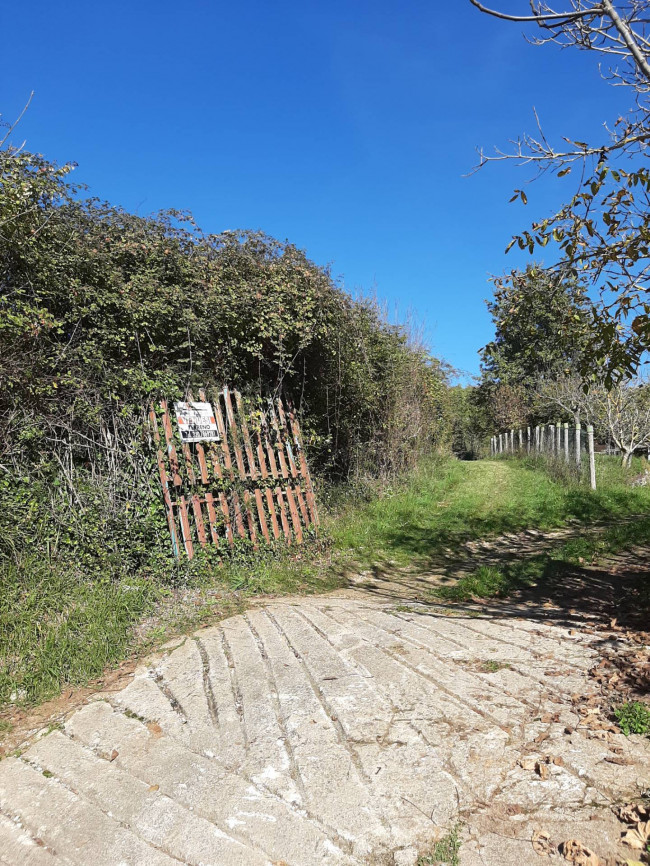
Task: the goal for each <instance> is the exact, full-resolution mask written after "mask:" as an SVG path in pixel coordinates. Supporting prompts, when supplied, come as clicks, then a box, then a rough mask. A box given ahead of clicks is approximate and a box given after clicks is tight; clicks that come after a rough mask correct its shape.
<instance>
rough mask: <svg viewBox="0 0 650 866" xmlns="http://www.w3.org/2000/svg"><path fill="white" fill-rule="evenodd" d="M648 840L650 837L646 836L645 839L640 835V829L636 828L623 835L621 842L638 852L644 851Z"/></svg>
mask: <svg viewBox="0 0 650 866" xmlns="http://www.w3.org/2000/svg"><path fill="white" fill-rule="evenodd" d="M647 838H648V837H647V836H646V837H645V839H644V838H643V836H642V835H641V833H639V831H638V829H637V828H634V829H633V830H627V831H626V832H625V833H623V836H622V837H621V842H622V843H623V844H624V845H629V846H630V848H636V850H638V851H643V849H644V848H645V843H646V839H647Z"/></svg>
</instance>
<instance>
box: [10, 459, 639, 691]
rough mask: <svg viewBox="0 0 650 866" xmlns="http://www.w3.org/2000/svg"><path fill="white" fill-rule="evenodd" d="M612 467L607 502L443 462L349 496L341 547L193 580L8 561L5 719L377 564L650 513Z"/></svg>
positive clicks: (515, 475) (492, 589)
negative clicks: (208, 626) (158, 649)
mask: <svg viewBox="0 0 650 866" xmlns="http://www.w3.org/2000/svg"><path fill="white" fill-rule="evenodd" d="M599 469H600V477H601V488H600V490H599V491H598V492H597V493H595V494H594V493H591V491H589V490H588V489H586V488H584V487H580V486H578V485H576V484H573V483H571V482H570V480H569V481H567V480H566V479H557V478H553V477H551V476H550V475H549V474H548V473H547V472H546V471H545V470H544V468H543V467H541V466H540V465H537V464H535V463H531V462H527V461H517V460H508V461H505V460H500V461H482V462H475V463H469V462H459V461H452V460H443V459H439V460H432V461H430V462H429V463H427V464H425V465H423V466H421V467H420V468H419V469H418V470H417V471H416V472H413V473H412V474H410V475H409V476H408V477H406V478H404V479H402V480H401V481H400V482H399V483H396V484H395V485H394V486H393V487H392V488H390V489H387V490H384V491H383V495H382V496H381V497H376V498H374V499H371V500H370V501H368V500H361V499H359V498H356V499H353V498H351V497H349V496H348V498H347V500H346V499H345V498H343V500H341V499H340V498H339V500H338V505H337V507H336V509H331V511H330V515H329V516H328V517H327V518H326V521H325V527H324V536H325V537H327V538H328V539H329V542H328V545H329V546H328V545H325V544H324V543H322V542H311V543H310V544H308V545H305V546H304V547H303V548H301V549H300V550H298V551H296V550H293V551H279V552H278V551H276V552H257V553H255V554H253V553H252V552H250V551H241V552H239V553H238V555H237V557H236V558H235V559H233V560H232V561H230V562H228V563H227V564H225V565H223V566H220V567H217V566H216V565H215V564H214V563H210V562H205V561H200V558H199V559H198V560H197V561H196V563H195V565H194V566H193V567H192V568H191V569H187V570H186V571H185V572H184V573H183V574H179V573H171V572H170V573H165V571H164V568H162V569H161V567H159V566H157V567H156V569H152V570H150V571H147V570H146V569H144V568H134V567H132V566H131V565H129V563H128V561H124V562H123V561H122V560H121V557H120V556H118V555H115V556H113V555H111V557H110V558H106V559H105V560H103V565H101V567H95V568H94V569H93V570H89V568H88V567H87V566H86V565H85V564H84V563H83V562H82V563H79V562H78V561H75V560H74V559H69V560H49V559H48V558H47V556H35V555H32V556H30V555H22V556H11V557H7V558H5V559H4V560H2V561H0V587H1V589H2V591H1V592H0V707H1V706H2V704H5V705H9V706H15V705H18V704H33V703H36V702H40V701H43V700H46V699H48V698H50V697H53V696H55V695H56V694H58V692H59V691H60V690H61V688H62V687H63V686H64V685H68V684H69V685H82V684H84V683H86V682H88V681H89V680H92V679H93V678H95V677H98V676H100V675H101V674H102V671H104V669H105V668H106V667H107V666H110V665H113V664H115V663H116V662H118V661H120V660H122V659H124V658H126V657H127V656H128V655H129V654H130V653H133V652H134V651H135V650H138V649H139V650H140V651H142V650H143V649H150V648H152V647H154V646H155V645H156V644H157V643H160V642H162V641H163V640H165V639H167V638H168V637H170V636H171V635H173V634H177V633H179V632H183V631H190V630H192V629H193V628H195V627H197V626H198V625H199V624H200V623H202V622H206V621H212V620H216V619H218V618H221V617H223V616H227V615H229V614H231V613H233V612H235V611H236V610H239V609H241V608H242V607H243V606H244V605H245V604H246V603H247V602H248V601H249V600H250V599H251V598H252V597H254V596H256V595H260V594H282V593H310V592H317V591H324V590H328V589H332V588H334V587H336V586H338V585H340V584H341V582H342V580H343V579H344V577H343V576H344V574H345V571H346V569H351V568H353V567H366V566H368V565H374V564H377V563H383V564H386V563H390V564H391V565H393V564H396V565H398V566H406V565H408V566H414V567H422V568H426V567H427V565H428V564H430V563H431V562H432V561H433V560H435V557H436V556H437V555H439V554H440V553H444V552H446V551H448V550H452V551H453V550H454V548H455V547H456V546H458V545H459V544H461V543H462V542H464V541H466V540H469V539H477V538H487V537H490V536H495V535H499V534H502V533H506V532H513V531H517V530H521V529H526V528H529V527H535V528H538V529H550V528H553V527H557V526H562V525H564V524H566V523H568V522H570V521H580V522H582V523H583V524H586V525H589V524H590V523H592V522H594V521H608V520H613V519H617V518H622V517H625V516H626V515H631V514H639V513H642V512H644V511H645V512H646V513H650V490H647V489H645V488H634V489H633V488H630V487H629V484H628V483H627V481H628V479H627V478H626V476H625V474H624V473H622V471H621V470H620V468H619V467H618V463H617V461H614V460H609V461H608V460H607V458H602V459H601V463H600V466H599ZM635 471H636V472H638V471H639V470H638V468H636V467H635V468H634V469H633V470H632V472H631V473H630V474H634V472H635ZM642 531H643V532H645V533H646V538H647V537H649V535H650V518H649V520H648V521H646V522H644V523H640V522H639V521H634V522H631V523H630V524H627V525H623V526H618V527H616V528H612V529H610V530H608V531H607V532H606V533H604V534H603V535H601V536H599V537H593V538H591V537H590V536H586V537H584V538H580V539H577V540H574V541H572V542H569V543H568V544H567V545H565V547H564V548H563V550H562V551H560V553H559V554H557V555H555V554H554V555H553V556H554V557H555V559H553V557H551V556H550V555H549V556H545V557H532V558H531V559H530V560H528V561H526V562H524V563H519V564H515V565H513V566H509V567H508V568H507V569H500V570H499V569H494V570H490V569H485V570H479V572H477V573H476V574H475V575H473V576H471V577H469V578H467V579H464V580H463V581H460V582H459V583H457V584H456V585H455V586H453V587H448V588H445V590H444V591H445V592H446V593H448V597H452V598H457V599H462V598H469V597H470V596H472V595H475V596H477V595H479V596H480V595H494V594H497V593H499V594H504V593H506V592H508V591H510V590H511V589H512V588H513V587H515V586H519V585H523V584H524V583H526V582H533V581H535V580H538V579H540V578H543V576H544V572H545V569H546V568H549V567H550V564H552V562H557V558H558V557H559V558H562V557H565V558H566V559H567V561H569V558H570V557H573V561H575V560H576V559H578V558H579V557H582V558H584V559H588V558H589V557H593V556H596V555H602V554H603V553H606V552H611V551H614V550H616V549H623V548H625V547H626V546H629V545H630V544H632V543H638V541H639V534H640V532H642ZM172 571H173V570H172Z"/></svg>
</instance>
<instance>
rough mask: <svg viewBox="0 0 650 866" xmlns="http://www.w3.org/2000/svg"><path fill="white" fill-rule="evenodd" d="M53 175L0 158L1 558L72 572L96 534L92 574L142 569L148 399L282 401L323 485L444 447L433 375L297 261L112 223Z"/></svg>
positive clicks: (61, 173) (408, 346)
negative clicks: (24, 552)
mask: <svg viewBox="0 0 650 866" xmlns="http://www.w3.org/2000/svg"><path fill="white" fill-rule="evenodd" d="M70 171H71V166H64V167H57V166H56V165H54V164H53V163H51V162H49V161H47V160H45V159H44V158H42V157H40V156H38V155H34V154H30V153H26V152H17V151H12V150H11V149H5V150H4V151H3V152H2V153H1V154H0V172H1V180H2V187H1V189H0V281H1V282H0V379H1V381H2V388H1V389H0V471H1V472H2V476H1V477H0V515H1V516H0V549H3V550H4V552H5V553H9V554H11V555H12V556H14V558H15V556H16V555H18V553H19V551H20V550H21V549H22V548H23V547H24V545H25V544H27V543H29V542H30V540H31V541H34V540H37V541H38V542H39V546H44V545H45V544H47V545H48V548H47V549H48V551H51V550H52V549H54V550H56V551H58V550H61V549H63V548H62V545H63V547H66V546H67V548H66V549H70V550H72V551H74V555H75V557H76V558H77V559H79V558H80V559H82V560H83V558H84V556H86V553H87V551H88V550H89V549H90V550H91V551H92V555H93V556H94V555H95V553H96V550H95V548H96V547H97V545H98V542H97V539H98V538H101V544H102V551H103V554H102V561H104V556H105V554H106V551H112V554H113V555H114V557H115V559H116V560H119V561H123V560H124V559H125V558H126V559H127V560H129V561H131V560H133V562H132V565H133V567H138V562H139V560H138V556H139V553H138V552H139V551H140V550H142V551H149V553H147V555H150V550H151V543H150V540H149V539H150V536H155V535H156V533H157V527H158V526H159V518H160V514H159V511H158V499H157V491H156V490H155V473H153V472H152V464H151V461H150V459H149V457H148V455H147V449H146V447H145V445H146V437H145V436H143V435H142V432H141V430H140V429H139V427H140V423H141V418H142V407H143V406H144V405H145V404H146V402H147V400H149V399H151V398H156V397H159V396H161V395H165V396H167V397H169V398H175V397H181V396H183V395H184V394H185V392H186V391H187V390H188V389H192V388H193V389H195V390H196V389H197V388H198V387H200V386H206V387H212V386H216V387H218V386H220V385H221V384H223V383H224V382H227V383H229V384H230V385H232V386H234V387H238V388H239V389H240V390H242V391H243V392H244V393H247V394H250V395H255V394H261V395H268V394H271V393H280V392H281V393H284V394H286V395H287V396H289V397H291V398H292V400H293V402H294V403H295V405H296V406H297V407H298V410H299V412H300V414H301V418H302V422H303V429H304V430H305V434H306V439H307V444H308V448H309V452H310V457H311V461H312V465H313V466H314V468H315V470H316V472H317V473H318V474H320V475H322V476H329V477H330V478H333V479H342V478H343V479H350V478H358V477H362V476H368V475H379V474H386V473H392V472H394V471H398V470H400V469H402V468H404V467H406V466H408V465H409V464H411V463H412V462H413V461H414V460H415V459H416V458H417V456H418V455H419V454H421V453H422V452H424V451H428V450H430V449H431V448H432V447H433V445H435V444H436V443H440V442H441V441H442V440H443V439H444V437H445V436H446V435H447V428H448V418H447V415H446V410H445V406H446V405H447V403H446V400H447V396H446V395H447V385H446V382H445V376H444V373H443V370H442V366H441V364H440V363H439V362H437V361H436V360H435V359H433V358H431V357H430V356H429V355H428V353H427V352H426V351H425V350H424V349H423V348H422V347H420V346H417V345H414V344H413V343H412V341H410V339H409V336H408V334H407V333H405V332H404V331H403V330H402V329H401V328H399V327H395V326H392V325H389V324H387V323H386V321H385V319H384V318H383V317H382V315H381V313H380V311H379V309H378V307H377V305H376V304H375V303H373V302H371V301H368V300H354V299H352V298H351V297H350V296H349V295H348V294H346V293H345V292H344V291H342V290H341V288H340V287H339V286H338V285H337V284H336V283H335V281H334V280H332V278H331V276H330V274H329V272H328V270H327V269H324V268H321V267H318V266H316V265H315V264H314V263H313V262H311V261H310V260H309V259H308V258H307V257H306V256H305V254H304V253H303V252H301V251H300V250H298V249H296V248H295V247H294V246H292V245H291V244H290V243H281V242H279V241H276V240H274V239H272V238H269V237H267V236H265V235H263V234H261V233H258V232H226V233H223V234H220V235H206V234H204V233H202V232H201V231H200V230H199V229H198V228H197V226H196V225H195V224H194V223H193V221H192V219H191V218H190V217H189V216H187V215H184V214H179V213H176V212H167V213H164V214H161V215H157V216H155V217H140V216H135V215H133V214H129V213H127V212H125V211H123V210H122V209H120V208H117V207H113V206H111V205H109V204H106V203H104V202H101V201H98V200H96V199H87V198H84V197H83V190H79V189H78V188H76V187H75V186H74V185H73V184H72V183H71V181H70ZM9 515H11V516H9ZM148 521H149V522H151V531H150V533H149V534H147V530H146V528H147V526H148ZM143 533H144V537H143Z"/></svg>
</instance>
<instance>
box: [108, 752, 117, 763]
mask: <svg viewBox="0 0 650 866" xmlns="http://www.w3.org/2000/svg"><path fill="white" fill-rule="evenodd" d="M119 754H120V753H119V752H118V751H117V749H113V751H112V752H111V756H110V758H109V759H108V760H109V761H114V760H115V758H117V756H118V755H119Z"/></svg>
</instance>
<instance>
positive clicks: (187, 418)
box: [174, 403, 221, 442]
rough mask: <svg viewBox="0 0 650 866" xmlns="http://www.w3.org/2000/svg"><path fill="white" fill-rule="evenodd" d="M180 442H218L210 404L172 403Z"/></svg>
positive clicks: (217, 433) (217, 430) (215, 420)
mask: <svg viewBox="0 0 650 866" xmlns="http://www.w3.org/2000/svg"><path fill="white" fill-rule="evenodd" d="M174 412H175V413H176V423H177V424H178V429H179V432H180V434H181V441H182V442H219V440H220V438H221V437H220V436H219V428H218V427H217V419H216V418H215V417H214V411H213V409H212V406H211V404H210V403H174Z"/></svg>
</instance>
